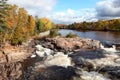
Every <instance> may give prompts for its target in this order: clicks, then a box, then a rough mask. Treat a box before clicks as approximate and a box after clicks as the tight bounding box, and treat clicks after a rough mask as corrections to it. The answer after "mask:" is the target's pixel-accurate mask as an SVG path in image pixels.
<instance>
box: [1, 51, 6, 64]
mask: <svg viewBox="0 0 120 80" xmlns="http://www.w3.org/2000/svg"><path fill="white" fill-rule="evenodd" d="M3 53H4V52H3V51H0V63H6V62H7V60H6V56H5V54H3Z"/></svg>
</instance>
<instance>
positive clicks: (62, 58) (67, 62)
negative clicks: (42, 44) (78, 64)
mask: <svg viewBox="0 0 120 80" xmlns="http://www.w3.org/2000/svg"><path fill="white" fill-rule="evenodd" d="M44 64H45V65H46V66H53V65H56V66H62V67H68V66H72V63H71V58H70V57H68V55H65V54H64V53H62V52H57V53H56V54H55V55H54V56H51V55H50V56H47V59H46V60H45V62H44Z"/></svg>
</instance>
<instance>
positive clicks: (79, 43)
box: [46, 36, 100, 51]
mask: <svg viewBox="0 0 120 80" xmlns="http://www.w3.org/2000/svg"><path fill="white" fill-rule="evenodd" d="M46 42H48V43H51V44H53V45H54V48H56V49H58V50H62V49H63V50H66V51H67V50H75V49H98V48H100V41H97V40H92V39H87V38H78V37H77V38H65V37H59V36H57V37H54V38H47V39H46Z"/></svg>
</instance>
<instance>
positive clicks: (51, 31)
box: [49, 29, 60, 37]
mask: <svg viewBox="0 0 120 80" xmlns="http://www.w3.org/2000/svg"><path fill="white" fill-rule="evenodd" d="M58 35H60V33H58V29H51V30H50V34H49V37H55V36H58Z"/></svg>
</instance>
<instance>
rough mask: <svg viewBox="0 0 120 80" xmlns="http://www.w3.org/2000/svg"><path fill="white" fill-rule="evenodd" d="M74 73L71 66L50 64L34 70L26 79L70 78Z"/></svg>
mask: <svg viewBox="0 0 120 80" xmlns="http://www.w3.org/2000/svg"><path fill="white" fill-rule="evenodd" d="M75 75H76V73H75V70H74V68H72V67H68V68H64V67H61V66H50V67H47V68H39V69H37V70H35V71H34V72H33V73H32V76H31V77H30V78H29V79H28V80H70V79H71V78H72V76H75Z"/></svg>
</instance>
